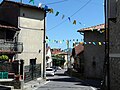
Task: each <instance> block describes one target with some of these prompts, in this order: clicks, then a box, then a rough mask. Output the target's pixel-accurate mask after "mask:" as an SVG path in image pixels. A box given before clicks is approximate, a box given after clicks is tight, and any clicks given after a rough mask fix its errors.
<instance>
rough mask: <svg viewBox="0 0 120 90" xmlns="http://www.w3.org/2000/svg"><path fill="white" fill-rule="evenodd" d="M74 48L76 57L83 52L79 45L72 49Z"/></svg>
mask: <svg viewBox="0 0 120 90" xmlns="http://www.w3.org/2000/svg"><path fill="white" fill-rule="evenodd" d="M74 48H75V54H76V55H78V54H79V53H81V52H83V51H84V46H83V45H82V44H79V45H77V46H75V47H74Z"/></svg>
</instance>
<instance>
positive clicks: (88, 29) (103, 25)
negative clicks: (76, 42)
mask: <svg viewBox="0 0 120 90" xmlns="http://www.w3.org/2000/svg"><path fill="white" fill-rule="evenodd" d="M103 29H105V24H99V25H96V26H91V27H87V28H82V29H80V30H78V31H77V32H84V31H91V30H92V31H93V30H103Z"/></svg>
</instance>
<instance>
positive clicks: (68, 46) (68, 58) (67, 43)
mask: <svg viewBox="0 0 120 90" xmlns="http://www.w3.org/2000/svg"><path fill="white" fill-rule="evenodd" d="M68 59H69V40H67V69H68V68H69V60H68Z"/></svg>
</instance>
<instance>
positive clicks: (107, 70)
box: [104, 0, 110, 90]
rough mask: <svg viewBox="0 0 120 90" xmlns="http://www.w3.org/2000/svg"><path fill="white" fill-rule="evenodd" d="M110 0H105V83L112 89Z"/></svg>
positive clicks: (108, 88) (108, 89)
mask: <svg viewBox="0 0 120 90" xmlns="http://www.w3.org/2000/svg"><path fill="white" fill-rule="evenodd" d="M108 3H109V0H104V10H105V42H106V43H105V67H106V71H105V73H106V74H105V79H106V80H105V85H106V86H107V90H110V67H109V30H108V29H109V28H108V25H109V22H108V18H107V9H108Z"/></svg>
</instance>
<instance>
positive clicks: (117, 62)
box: [110, 57, 120, 90]
mask: <svg viewBox="0 0 120 90" xmlns="http://www.w3.org/2000/svg"><path fill="white" fill-rule="evenodd" d="M110 89H111V90H120V57H112V58H110Z"/></svg>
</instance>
